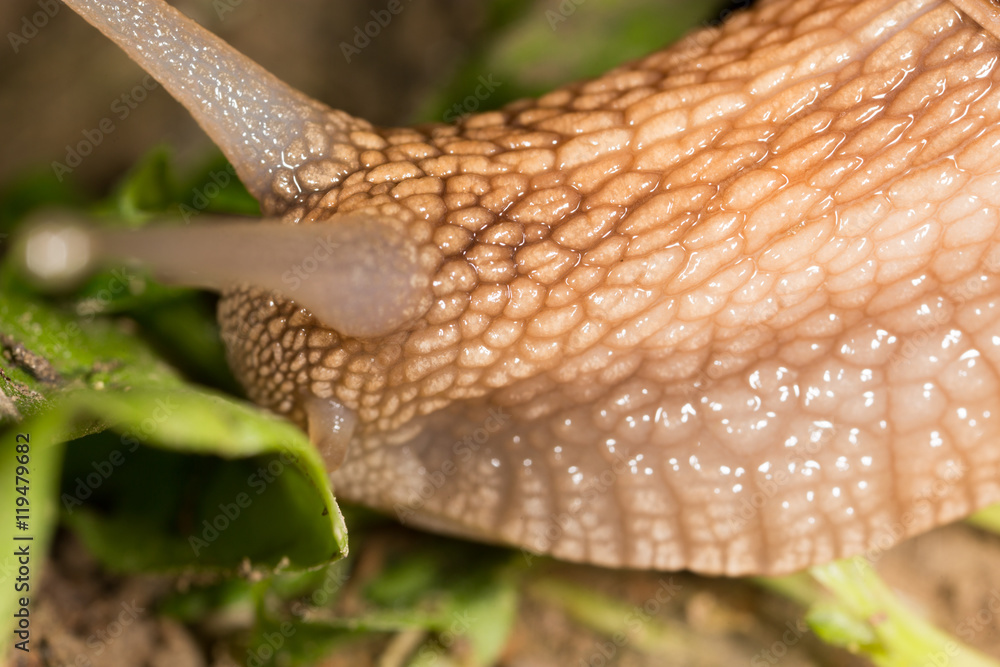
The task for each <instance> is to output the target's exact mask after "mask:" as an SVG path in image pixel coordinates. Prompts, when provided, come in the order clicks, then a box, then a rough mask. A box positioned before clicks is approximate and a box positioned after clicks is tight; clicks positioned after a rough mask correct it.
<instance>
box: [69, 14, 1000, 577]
mask: <svg viewBox="0 0 1000 667" xmlns="http://www.w3.org/2000/svg"><path fill="white" fill-rule="evenodd" d="M67 4H69V5H70V6H71V7H72V8H74V9H75V10H76V11H78V12H79V13H81V14H82V15H83V16H84V17H85V18H87V19H88V20H89V21H91V22H92V23H94V24H95V25H96V26H97V27H99V28H100V29H101V30H103V31H104V32H105V33H107V34H108V35H109V36H111V37H112V38H113V39H115V40H116V41H118V42H119V43H120V44H122V46H123V47H124V48H125V49H126V50H127V51H129V53H130V55H132V57H133V58H135V59H136V60H138V61H139V62H140V64H142V65H143V66H144V67H145V68H146V69H147V70H148V71H149V72H151V73H152V74H153V75H154V76H156V77H157V78H158V79H159V80H160V81H161V82H162V83H163V84H164V85H165V87H167V89H168V90H170V91H171V92H172V93H173V94H174V95H175V96H176V97H178V99H180V100H181V101H182V102H183V103H185V104H186V105H187V106H188V108H189V109H190V110H191V111H192V113H193V114H194V115H195V117H196V118H197V119H198V121H199V123H201V125H202V126H203V127H204V128H205V129H206V130H207V131H208V132H209V134H210V135H211V136H212V137H213V139H214V140H215V141H216V142H217V143H218V144H219V146H220V147H221V148H222V149H223V150H224V151H225V152H226V154H227V156H228V157H229V158H230V160H231V161H232V162H233V163H234V165H235V166H236V169H237V172H238V173H239V175H240V177H241V179H242V180H243V181H244V183H245V184H246V185H247V186H248V188H249V189H250V190H251V192H252V193H254V194H255V196H257V197H258V199H259V200H260V202H261V207H262V210H263V212H264V214H265V216H266V217H267V218H269V220H265V221H262V222H261V223H259V224H258V225H257V227H259V228H260V229H259V230H257V231H254V230H248V229H246V228H245V226H244V227H241V228H240V229H241V231H240V237H239V238H240V239H241V241H240V244H241V250H240V255H241V256H242V257H243V258H244V262H243V266H242V268H240V269H239V270H236V269H232V270H231V269H230V266H231V265H234V264H238V263H239V262H235V261H230V260H226V259H225V258H226V256H227V254H226V252H225V250H224V248H218V249H216V250H212V248H216V247H217V246H224V245H225V244H224V242H223V241H219V242H218V243H215V242H209V241H203V242H199V245H200V246H204V248H206V252H208V253H210V256H204V257H203V256H201V255H199V257H198V258H197V260H191V259H190V258H188V259H189V260H190V261H187V262H185V261H184V258H179V257H177V255H179V254H181V255H182V254H184V253H178V252H174V253H173V254H172V255H171V253H169V252H161V253H157V252H156V251H155V248H154V249H148V250H143V249H141V248H139V247H137V246H135V244H129V245H128V247H127V248H125V247H124V246H115V245H114V243H111V244H110V247H111V248H112V249H111V250H109V251H108V252H110V253H112V254H120V255H122V254H124V255H130V256H141V257H143V258H144V259H146V260H148V261H152V262H154V263H156V264H159V265H160V266H166V267H172V268H171V269H168V270H167V271H168V273H169V272H171V271H173V273H174V274H177V275H178V276H181V277H179V278H178V279H179V280H181V281H182V282H183V281H184V280H185V278H184V277H183V276H190V275H192V274H195V273H198V270H197V268H198V267H197V266H192V264H198V263H201V264H203V265H204V264H211V265H212V266H213V267H214V268H215V269H216V270H217V272H218V275H216V276H213V277H212V278H211V280H208V279H205V278H204V276H202V277H200V278H198V277H196V278H191V279H190V282H193V283H198V284H210V285H211V286H213V287H215V288H219V289H222V292H223V299H222V301H221V303H220V308H219V321H220V326H221V329H222V333H223V337H224V339H225V340H226V342H227V349H228V355H229V361H230V364H231V366H232V367H233V369H234V371H235V372H236V374H237V377H238V378H239V379H240V381H241V382H242V383H243V384H244V386H245V387H246V388H247V392H248V394H249V395H250V397H251V398H252V399H253V400H254V401H256V402H258V403H260V404H261V405H263V406H266V407H268V408H269V409H271V410H273V411H275V412H277V413H279V414H283V415H286V416H288V417H289V418H290V419H292V420H294V421H296V422H298V423H299V424H301V425H302V426H303V427H304V428H306V429H307V430H308V432H309V434H310V437H311V438H312V440H313V441H314V443H316V445H317V447H319V449H320V450H321V451H322V452H323V453H324V456H325V457H326V460H327V462H328V464H329V467H330V469H331V475H332V479H333V481H334V484H335V488H336V491H337V494H338V495H339V496H341V497H344V498H347V499H351V500H355V501H359V502H362V503H365V504H368V505H370V506H372V507H376V508H379V509H382V510H384V511H387V512H391V513H394V514H395V515H397V516H398V517H399V518H400V519H401V520H403V521H404V522H411V523H413V524H414V525H419V526H424V527H427V528H430V529H433V530H438V531H442V532H447V533H452V534H457V535H462V536H467V537H472V538H476V539H482V540H486V541H493V542H501V543H505V544H511V545H516V546H519V547H522V548H524V549H526V550H529V551H531V552H534V553H546V554H552V555H554V556H556V557H559V558H563V559H567V560H575V561H584V562H590V563H595V564H600V565H606V566H613V567H634V568H655V569H680V568H687V569H692V570H696V571H699V572H705V573H725V574H732V575H735V574H748V573H768V574H775V573H781V572H789V571H794V570H798V569H801V568H804V567H807V566H809V565H812V564H815V563H820V562H824V561H827V560H831V559H834V558H839V557H844V556H849V555H853V554H856V553H860V552H863V551H865V550H866V549H867V548H869V547H870V545H872V544H873V543H878V544H879V545H880V546H881V547H882V548H884V546H885V545H886V543H887V542H895V541H898V540H900V539H905V538H906V537H908V536H911V535H914V534H917V533H919V532H922V531H925V530H927V529H929V528H931V527H933V526H935V525H939V524H941V523H945V522H949V521H952V520H955V519H957V518H960V517H963V516H965V515H967V514H969V513H970V512H972V511H974V510H976V509H978V508H981V507H983V506H985V505H988V504H990V503H993V502H997V501H1000V445H998V444H997V443H998V442H1000V440H998V435H1000V421H998V420H1000V382H998V370H1000V320H998V317H1000V282H998V281H1000V277H998V275H997V272H998V270H1000V247H998V244H997V241H998V240H1000V232H998V225H1000V123H998V121H1000V85H997V84H998V83H1000V68H998V66H997V65H998V60H1000V38H998V35H997V31H998V27H997V26H998V17H997V15H996V10H995V9H994V8H993V7H992V6H991V5H990V4H989V3H988V2H986V1H985V0H964V1H963V2H947V1H941V0H861V1H844V2H824V3H820V2H817V1H815V0H772V1H770V2H763V3H760V4H759V5H757V6H755V7H753V8H752V9H750V10H745V11H742V12H739V13H737V14H736V15H734V16H733V17H732V18H731V19H730V20H729V21H727V22H726V23H725V24H723V25H722V26H719V27H715V28H707V29H703V30H701V31H698V32H695V33H693V34H691V35H690V36H688V37H687V38H685V39H684V40H682V41H681V42H679V43H678V44H676V45H674V46H672V47H670V48H668V49H666V50H665V51H662V52H659V53H656V54H653V55H651V56H648V57H646V58H644V59H641V60H639V61H636V62H633V63H630V64H627V65H624V66H622V67H619V68H617V69H615V70H612V71H611V72H609V73H608V74H606V75H604V76H602V77H598V78H596V79H593V80H590V81H585V82H582V83H577V84H571V85H569V86H565V87H562V88H559V89H557V90H555V91H553V92H552V93H549V94H547V95H545V96H543V97H541V98H539V99H537V100H525V101H520V102H515V103H513V104H511V105H509V106H507V107H505V108H504V109H501V110H499V111H494V112H487V113H481V114H477V115H473V116H469V117H465V118H462V119H459V120H458V121H457V122H455V123H453V124H450V125H430V126H423V127H417V128H389V129H385V128H376V127H373V126H372V125H371V124H369V123H367V122H365V121H363V120H360V119H355V118H353V117H351V116H349V115H347V114H345V113H343V112H339V111H333V110H331V109H328V108H326V107H325V106H324V105H322V104H320V103H318V102H315V101H313V100H310V99H308V98H306V97H304V96H303V95H301V94H300V93H297V92H296V91H294V90H291V89H290V88H288V87H287V86H285V85H284V84H283V83H281V82H280V81H278V80H277V79H275V78H274V77H272V76H271V75H269V74H267V73H266V72H264V71H263V70H262V69H261V68H259V66H257V65H255V64H253V63H252V62H250V61H249V60H247V59H246V58H244V57H243V56H241V55H240V54H238V53H235V52H234V51H233V50H232V49H230V48H229V47H228V46H226V45H225V44H224V43H222V42H221V41H219V40H218V39H217V38H215V37H214V36H212V35H210V34H209V33H207V32H205V31H204V30H202V29H200V28H199V27H197V26H196V25H194V24H193V23H191V22H190V21H189V20H188V19H186V18H184V17H183V16H181V15H180V14H179V13H177V12H176V11H174V10H172V9H170V8H169V7H168V6H167V5H165V4H164V3H162V2H161V1H159V0H155V1H153V0H147V1H134V0H133V1H127V0H107V1H98V0H69V1H68V2H67ZM206 224H209V223H206ZM233 229H234V230H235V229H236V228H235V227H234V228H233ZM318 230H322V231H318ZM162 231H166V230H162ZM190 231H191V230H176V232H177V233H179V234H183V233H188V232H190ZM223 236H224V235H223ZM283 238H288V239H293V238H296V239H298V243H299V245H298V246H295V247H296V248H297V249H296V250H295V251H294V252H283V253H278V254H280V255H281V256H280V257H277V258H273V259H271V260H269V259H268V257H269V256H270V255H272V254H274V253H273V250H274V249H275V248H278V247H280V246H281V244H282V243H283V241H282V239H283ZM306 238H308V240H307V241H303V239H306ZM255 239H257V240H255ZM109 243H110V241H109ZM289 243H291V241H289ZM159 245H162V244H159ZM213 252H214V253H215V255H211V253H213ZM249 257H253V259H252V260H250V259H247V258H249ZM344 304H347V305H344Z"/></svg>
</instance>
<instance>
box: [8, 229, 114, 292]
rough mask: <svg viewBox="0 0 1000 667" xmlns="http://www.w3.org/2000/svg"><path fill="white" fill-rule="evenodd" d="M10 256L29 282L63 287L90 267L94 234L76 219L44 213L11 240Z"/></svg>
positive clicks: (83, 274) (73, 281)
mask: <svg viewBox="0 0 1000 667" xmlns="http://www.w3.org/2000/svg"><path fill="white" fill-rule="evenodd" d="M12 257H13V258H14V261H15V262H16V263H17V264H19V265H20V268H21V270H22V272H23V273H24V274H25V275H26V276H27V277H28V278H29V279H30V280H32V281H33V282H35V283H38V284H39V285H41V286H43V287H45V288H48V289H65V288H68V287H71V286H73V285H76V284H78V283H79V282H80V281H82V280H83V279H84V278H85V277H86V275H87V274H88V273H90V272H91V271H92V269H93V265H94V261H95V250H94V236H93V233H92V232H91V231H90V230H89V229H88V228H87V227H86V226H85V225H84V224H82V223H81V222H79V221H78V220H73V219H71V218H67V217H62V218H60V217H59V216H54V217H48V218H47V219H46V220H45V221H44V222H38V223H29V224H28V225H27V229H26V230H25V231H24V232H22V235H21V236H19V237H18V238H17V239H16V240H15V242H14V251H13V254H12Z"/></svg>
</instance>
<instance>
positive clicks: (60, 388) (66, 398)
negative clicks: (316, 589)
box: [0, 296, 346, 570]
mask: <svg viewBox="0 0 1000 667" xmlns="http://www.w3.org/2000/svg"><path fill="white" fill-rule="evenodd" d="M0 335H2V336H3V337H4V340H6V341H8V342H7V343H6V344H7V345H8V346H13V347H17V348H18V349H22V350H26V351H28V352H25V355H28V356H27V357H26V358H28V357H30V358H37V359H39V360H44V364H45V366H44V368H45V369H46V376H45V377H38V375H39V373H40V371H39V370H38V367H40V366H42V364H43V361H36V362H34V367H33V366H31V365H28V364H26V365H25V367H20V366H15V367H14V368H12V369H11V372H10V374H9V375H10V377H9V378H8V385H12V384H13V383H15V382H18V383H20V384H21V385H23V387H24V389H25V392H27V391H34V392H37V394H38V395H39V396H41V395H43V394H44V395H46V396H47V399H46V400H45V401H41V400H38V401H35V402H34V403H32V402H30V401H28V400H27V399H26V398H23V397H19V398H16V399H12V400H13V403H14V405H15V408H17V409H18V410H20V411H21V412H22V413H31V414H34V417H33V420H32V421H31V422H30V424H31V425H32V428H41V429H45V430H46V432H48V433H50V434H51V436H50V437H51V438H53V441H64V440H70V439H73V438H80V437H82V436H90V437H83V438H82V439H80V440H77V441H74V442H73V443H72V445H71V446H70V448H69V451H68V453H67V456H66V460H67V468H66V470H65V471H64V474H63V488H62V491H61V494H60V495H59V498H58V503H59V505H61V506H62V507H63V508H64V509H65V511H66V518H67V520H68V521H69V523H70V525H71V526H73V527H74V528H76V529H77V530H78V531H79V532H80V533H81V536H82V537H83V538H84V540H85V541H86V542H87V543H88V545H89V546H90V548H91V549H92V550H93V551H94V552H95V553H97V554H98V555H99V556H101V557H102V558H103V559H104V560H105V561H106V562H107V563H109V564H111V565H113V566H116V567H119V568H122V569H177V568H224V569H230V570H235V569H236V568H238V567H240V566H241V565H243V564H244V562H245V561H246V560H249V562H250V563H251V564H253V565H261V566H265V567H268V568H274V567H277V566H279V565H290V566H293V567H312V566H316V565H320V564H322V563H325V562H327V561H329V560H330V559H333V558H337V557H340V556H342V555H343V554H344V553H346V531H345V528H344V525H343V519H342V517H341V514H340V511H339V509H338V508H337V505H336V503H335V502H334V500H333V495H332V492H331V490H330V488H329V485H328V482H327V476H326V472H325V469H324V466H323V463H322V461H321V460H320V458H319V455H318V454H317V453H316V451H315V449H314V448H313V447H312V445H311V444H310V443H309V441H308V439H307V438H306V436H305V435H304V434H303V433H302V431H301V430H299V429H298V428H297V427H295V426H294V425H292V424H290V423H288V422H287V421H284V420H282V419H278V418H276V417H273V416H271V415H269V414H267V413H265V412H263V411H261V410H260V409H258V408H256V407H253V406H250V405H247V404H245V403H242V402H240V401H237V400H234V399H232V398H228V397H226V396H223V395H221V394H217V393H215V392H211V391H208V390H205V389H200V388H197V387H194V386H191V385H187V384H186V383H184V382H183V380H182V379H181V378H180V377H179V376H178V375H177V374H176V373H175V372H174V371H172V370H171V369H170V368H169V367H167V366H166V365H164V364H163V363H162V362H160V361H159V360H158V359H157V358H156V356H155V355H154V354H153V353H152V352H151V350H149V349H148V348H147V347H146V346H145V345H144V344H143V343H142V342H141V341H140V340H139V339H137V338H135V337H134V336H130V335H129V334H128V333H127V332H126V331H124V330H122V329H121V328H120V327H117V326H115V325H114V324H113V323H111V322H109V321H106V320H102V319H96V320H95V321H93V322H85V321H76V320H73V319H72V318H69V317H67V316H65V315H61V314H59V313H57V312H56V311H54V310H51V309H47V308H44V307H43V306H41V305H40V304H38V303H28V302H25V301H22V300H21V299H20V298H18V297H16V296H10V297H9V298H7V299H5V301H4V302H3V303H2V304H0ZM38 351H41V352H42V353H43V354H39V353H38ZM25 392H22V393H25ZM26 427H27V426H26V425H22V426H21V427H20V428H26ZM108 427H110V428H111V429H112V430H113V431H114V433H115V435H103V436H100V437H96V436H92V435H91V434H93V433H97V432H99V431H103V430H104V429H106V428H108ZM143 445H145V446H143ZM150 447H156V448H158V449H160V450H163V451H161V452H155V451H152V450H150V449H149V448H150ZM227 459H229V460H233V461H232V462H227V461H226V460H227ZM125 467H127V468H128V472H127V473H125V472H123V473H119V472H118V470H119V469H120V468H125ZM187 479H197V480H198V482H199V483H198V484H193V485H192V484H185V480H187ZM44 500H45V499H40V502H42V501H44ZM98 501H99V502H98ZM47 502H48V503H49V504H50V506H51V507H52V508H54V507H55V506H56V502H57V499H56V497H55V496H54V495H53V496H52V497H50V498H48V499H47ZM52 511H54V509H53V510H52ZM157 511H159V512H160V514H159V515H157Z"/></svg>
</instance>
